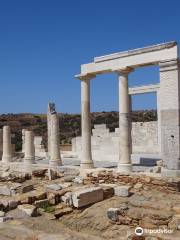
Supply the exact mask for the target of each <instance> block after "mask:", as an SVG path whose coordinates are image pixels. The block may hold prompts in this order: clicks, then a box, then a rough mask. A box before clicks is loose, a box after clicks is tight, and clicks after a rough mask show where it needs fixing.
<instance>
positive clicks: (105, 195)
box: [101, 184, 114, 199]
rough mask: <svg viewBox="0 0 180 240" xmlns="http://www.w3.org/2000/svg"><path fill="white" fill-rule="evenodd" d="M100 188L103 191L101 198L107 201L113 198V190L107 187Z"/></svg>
mask: <svg viewBox="0 0 180 240" xmlns="http://www.w3.org/2000/svg"><path fill="white" fill-rule="evenodd" d="M101 188H102V189H103V198H104V199H107V198H110V197H112V196H114V188H113V187H111V186H108V184H107V185H101Z"/></svg>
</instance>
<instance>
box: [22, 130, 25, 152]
mask: <svg viewBox="0 0 180 240" xmlns="http://www.w3.org/2000/svg"><path fill="white" fill-rule="evenodd" d="M25 131H26V129H22V152H23V153H24V144H25Z"/></svg>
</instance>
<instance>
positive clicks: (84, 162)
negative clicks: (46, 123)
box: [79, 75, 95, 168]
mask: <svg viewBox="0 0 180 240" xmlns="http://www.w3.org/2000/svg"><path fill="white" fill-rule="evenodd" d="M93 77H95V75H88V76H83V77H79V79H80V80H81V135H82V137H81V144H82V153H81V168H93V167H94V164H93V160H92V152H91V118H90V79H91V78H93Z"/></svg>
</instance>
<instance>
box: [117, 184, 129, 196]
mask: <svg viewBox="0 0 180 240" xmlns="http://www.w3.org/2000/svg"><path fill="white" fill-rule="evenodd" d="M129 189H130V186H117V187H115V188H114V195H115V196H118V197H128V196H129V195H130V192H129Z"/></svg>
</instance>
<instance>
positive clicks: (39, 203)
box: [34, 199, 49, 208]
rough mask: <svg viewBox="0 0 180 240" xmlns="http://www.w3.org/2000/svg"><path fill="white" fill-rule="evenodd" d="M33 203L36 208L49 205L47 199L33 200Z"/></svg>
mask: <svg viewBox="0 0 180 240" xmlns="http://www.w3.org/2000/svg"><path fill="white" fill-rule="evenodd" d="M34 205H35V206H36V207H38V208H43V207H46V206H48V205H49V200H48V199H42V200H38V201H35V202H34Z"/></svg>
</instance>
